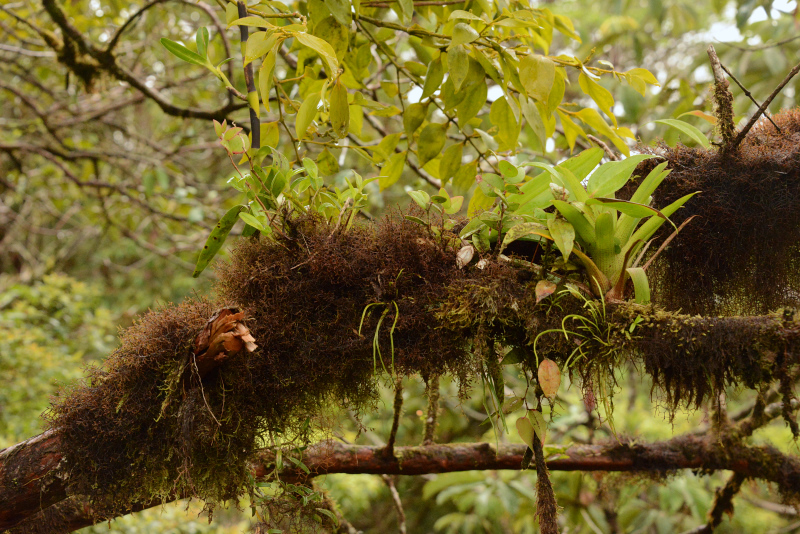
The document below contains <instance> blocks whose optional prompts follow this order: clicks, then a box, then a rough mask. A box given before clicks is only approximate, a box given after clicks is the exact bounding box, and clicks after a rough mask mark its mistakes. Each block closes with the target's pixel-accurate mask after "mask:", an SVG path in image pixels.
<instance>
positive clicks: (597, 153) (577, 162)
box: [559, 147, 605, 189]
mask: <svg viewBox="0 0 800 534" xmlns="http://www.w3.org/2000/svg"><path fill="white" fill-rule="evenodd" d="M604 155H605V152H604V151H603V149H602V148H597V147H594V148H589V149H587V150H584V151H583V152H581V153H580V154H578V155H577V156H572V157H571V158H569V159H568V160H566V161H562V162H561V163H560V164H559V166H560V167H564V168H566V169H569V170H571V171H572V174H574V175H575V178H577V179H578V180H580V181H581V182H582V181H583V180H585V179H586V177H587V176H589V173H590V172H592V171H595V172H598V171H599V170H600V169H597V170H595V168H596V167H597V165H598V164H599V163H600V161H601V160H602V159H603V156H604ZM601 169H602V167H601ZM590 183H591V178H590ZM587 189H588V188H587Z"/></svg>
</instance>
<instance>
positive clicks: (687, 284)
mask: <svg viewBox="0 0 800 534" xmlns="http://www.w3.org/2000/svg"><path fill="white" fill-rule="evenodd" d="M773 120H775V122H776V123H777V124H778V125H779V127H780V128H781V132H780V133H779V132H777V131H776V130H775V128H774V127H773V126H772V125H771V124H770V123H769V122H768V121H766V120H764V119H762V120H761V121H759V122H758V123H757V124H756V126H755V127H754V128H753V129H752V130H751V131H750V133H749V134H748V135H747V137H746V138H745V140H744V141H743V142H742V144H741V146H740V147H739V149H738V151H736V152H735V153H732V154H724V153H722V152H717V151H716V150H705V149H702V148H696V149H692V148H687V147H685V146H682V145H678V146H677V147H675V148H671V147H668V146H666V145H663V144H662V145H659V146H657V147H641V150H642V151H643V152H647V153H651V154H656V155H658V156H661V157H663V158H665V159H667V160H668V161H669V168H670V169H671V170H672V173H671V174H670V175H669V176H668V177H667V178H666V179H665V180H664V182H663V183H662V184H661V186H660V187H659V188H658V189H657V190H656V191H655V193H654V195H653V199H654V205H655V206H656V207H659V208H661V207H664V206H667V205H668V204H670V203H671V202H673V201H675V200H677V199H678V198H680V197H682V196H684V195H686V194H689V193H692V192H695V191H701V193H700V194H699V195H697V196H696V197H694V198H693V199H691V200H690V201H689V202H688V203H687V204H686V205H685V206H684V207H683V208H682V209H680V210H678V212H677V213H676V214H674V215H673V216H672V217H671V218H672V220H673V221H674V222H675V223H676V224H677V225H680V224H681V223H682V222H683V221H685V220H686V219H688V218H689V217H692V216H695V215H698V216H699V217H697V218H695V219H694V220H692V221H691V222H690V223H689V224H688V225H687V226H686V227H685V229H684V230H683V231H682V232H681V234H680V236H679V237H678V238H676V239H675V240H673V241H672V243H671V244H670V246H669V247H668V248H667V249H666V250H665V251H664V253H663V254H662V256H661V257H660V259H659V260H657V261H656V262H655V263H654V264H653V266H652V267H651V269H650V270H649V274H650V276H651V279H652V285H653V289H654V292H655V298H656V299H657V302H659V303H660V304H662V305H664V306H666V307H667V308H669V309H674V310H677V309H681V310H683V311H684V312H688V313H699V314H703V315H717V314H763V313H767V312H768V311H770V310H774V309H776V308H778V307H781V306H797V305H798V304H800V210H798V209H797V206H798V205H800V110H790V111H784V112H781V113H779V114H777V115H775V117H774V118H773ZM660 161H663V160H658V159H655V160H648V161H646V162H644V163H643V165H642V166H641V167H640V169H638V171H637V173H636V174H638V175H639V176H644V175H646V172H648V171H649V169H650V168H651V167H653V166H655V165H656V164H658V163H659V162H660ZM635 185H636V184H635V183H634V184H630V185H629V186H628V187H627V188H626V190H627V191H628V194H629V193H630V191H632V190H633V188H634V187H635ZM671 231H672V230H671V229H670V228H669V227H667V225H665V226H664V228H663V229H662V231H661V239H663V238H664V237H666V236H667V235H668V234H669V232H671ZM655 248H656V247H651V250H652V249H655Z"/></svg>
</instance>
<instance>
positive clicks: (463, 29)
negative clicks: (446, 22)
mask: <svg viewBox="0 0 800 534" xmlns="http://www.w3.org/2000/svg"><path fill="white" fill-rule="evenodd" d="M478 37H480V36H479V35H478V32H477V31H475V28H473V27H472V26H470V25H469V24H466V23H464V22H459V23H458V24H456V25H455V27H453V38H452V39H451V40H450V46H448V47H447V49H448V50H450V49H451V48H453V47H454V46H458V45H463V44H469V43H471V42H472V41H474V40H475V39H477V38H478Z"/></svg>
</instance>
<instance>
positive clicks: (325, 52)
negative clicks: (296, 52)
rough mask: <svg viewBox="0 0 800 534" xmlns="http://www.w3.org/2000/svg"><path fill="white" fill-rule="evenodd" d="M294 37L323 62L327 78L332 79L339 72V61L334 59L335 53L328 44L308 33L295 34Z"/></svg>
mask: <svg viewBox="0 0 800 534" xmlns="http://www.w3.org/2000/svg"><path fill="white" fill-rule="evenodd" d="M294 37H296V38H297V40H298V41H300V43H301V44H303V45H305V46H307V47H309V48H310V49H312V50H314V51H315V52H316V53H317V54H319V56H320V57H321V58H322V60H323V61H324V62H325V66H326V69H327V70H328V77H329V78H333V77H334V76H335V75H336V73H337V72H338V71H339V60H338V59H336V51H335V50H334V49H333V47H332V46H331V45H330V44H328V42H327V41H323V40H322V39H320V38H319V37H317V36H315V35H310V34H308V33H295V34H294Z"/></svg>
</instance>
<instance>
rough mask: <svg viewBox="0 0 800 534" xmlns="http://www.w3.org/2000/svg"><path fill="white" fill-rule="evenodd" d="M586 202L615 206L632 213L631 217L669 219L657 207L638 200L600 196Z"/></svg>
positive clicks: (625, 212) (626, 212)
mask: <svg viewBox="0 0 800 534" xmlns="http://www.w3.org/2000/svg"><path fill="white" fill-rule="evenodd" d="M586 204H588V205H590V206H594V205H599V206H606V207H608V208H614V209H615V210H617V211H619V212H620V213H624V214H625V215H630V216H631V217H635V218H637V219H644V218H645V217H651V216H656V217H661V218H662V219H664V220H669V219H667V217H666V216H665V215H664V214H663V213H661V212H660V211H658V210H657V209H655V208H651V207H650V206H645V205H644V204H639V203H637V202H631V201H630V200H619V199H616V198H602V197H600V198H590V199H589V200H587V201H586ZM673 226H674V225H673Z"/></svg>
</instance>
